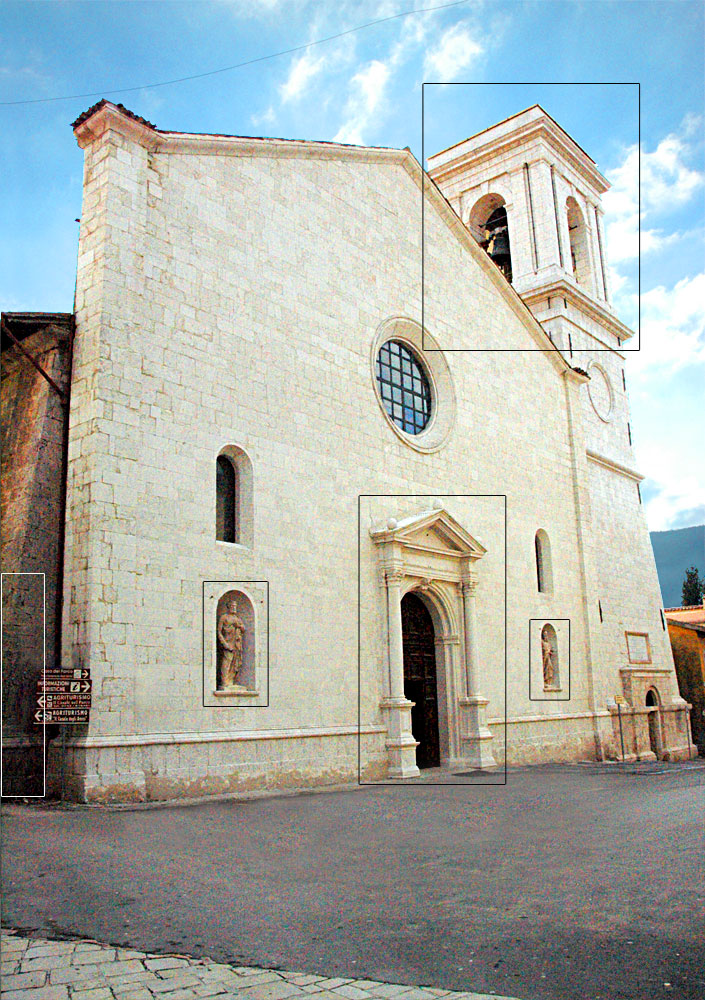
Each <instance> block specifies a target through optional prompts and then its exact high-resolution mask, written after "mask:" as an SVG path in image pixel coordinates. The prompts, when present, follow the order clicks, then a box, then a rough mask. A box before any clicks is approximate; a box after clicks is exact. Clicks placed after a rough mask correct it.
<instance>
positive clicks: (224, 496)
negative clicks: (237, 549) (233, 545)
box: [215, 455, 237, 542]
mask: <svg viewBox="0 0 705 1000" xmlns="http://www.w3.org/2000/svg"><path fill="white" fill-rule="evenodd" d="M236 514H237V473H236V471H235V467H234V465H233V463H232V462H231V461H230V459H229V458H228V457H227V456H226V455H219V456H218V461H217V463H216V472H215V537H216V538H217V540H218V541H219V542H235V541H237V523H236Z"/></svg>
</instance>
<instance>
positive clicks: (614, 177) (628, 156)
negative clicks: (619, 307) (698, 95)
mask: <svg viewBox="0 0 705 1000" xmlns="http://www.w3.org/2000/svg"><path fill="white" fill-rule="evenodd" d="M700 121H701V120H700V119H699V117H698V116H695V115H687V116H686V118H685V119H684V120H683V123H682V124H681V127H680V130H679V132H678V133H671V134H670V135H667V136H666V137H665V138H664V139H662V140H661V141H660V142H659V144H658V146H657V147H656V149H654V150H653V151H651V152H648V151H647V150H645V149H642V151H641V222H642V227H641V252H642V254H644V253H654V252H656V251H658V250H662V249H663V248H664V247H666V246H668V245H669V244H670V243H672V242H673V241H674V240H676V239H678V234H677V233H671V234H668V235H666V234H664V232H663V231H662V230H661V229H658V228H653V227H649V226H648V225H647V226H645V225H644V223H645V222H648V221H650V220H652V219H653V218H654V216H657V217H658V216H664V215H667V214H668V213H669V212H671V211H673V209H675V208H679V207H680V206H681V205H684V204H685V203H686V202H688V201H689V200H690V199H691V198H692V197H693V195H694V194H695V192H696V191H697V190H698V189H699V188H700V187H701V186H702V184H703V183H704V182H705V174H703V173H701V172H699V171H697V170H692V169H691V168H690V167H689V166H688V165H687V162H686V161H687V159H688V157H689V156H690V153H691V150H690V147H689V144H688V142H687V141H686V139H687V138H689V137H690V136H691V135H693V134H694V132H697V130H698V125H699V123H700ZM607 179H608V180H609V182H610V184H611V185H612V187H611V189H610V190H609V191H607V192H606V193H605V195H604V196H603V199H602V204H603V208H604V210H605V229H606V238H607V256H608V258H609V260H610V261H611V262H612V264H620V263H623V262H625V261H629V260H635V259H636V258H637V256H638V253H639V244H638V222H639V214H638V213H639V151H638V148H637V147H636V146H630V147H628V148H627V149H626V150H625V152H624V157H623V160H622V162H621V164H619V166H617V167H615V169H614V170H610V171H608V172H607Z"/></svg>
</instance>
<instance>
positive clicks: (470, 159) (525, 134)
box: [428, 109, 610, 195]
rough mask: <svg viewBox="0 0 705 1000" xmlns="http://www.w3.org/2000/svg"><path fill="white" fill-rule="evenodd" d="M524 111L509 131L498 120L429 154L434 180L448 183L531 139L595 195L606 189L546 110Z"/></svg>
mask: <svg viewBox="0 0 705 1000" xmlns="http://www.w3.org/2000/svg"><path fill="white" fill-rule="evenodd" d="M531 110H532V109H529V111H531ZM524 114H526V115H527V118H526V119H525V120H524V121H523V122H519V123H517V124H516V125H515V126H514V127H513V128H512V129H511V130H510V131H506V130H505V131H503V129H502V127H503V126H505V125H506V123H505V122H500V124H499V125H495V126H494V127H493V128H491V129H487V130H486V131H485V132H481V133H479V134H478V135H476V136H473V137H471V138H470V139H466V140H465V141H464V142H461V143H458V144H457V145H455V146H451V147H450V148H449V149H447V150H443V151H442V152H440V153H436V154H435V156H430V157H429V158H428V162H429V173H430V174H431V176H432V177H433V179H434V180H435V181H436V183H447V182H448V181H449V180H451V179H452V178H453V177H455V176H456V175H457V174H459V173H462V172H464V171H466V170H467V169H468V167H470V166H472V167H473V168H476V167H477V166H479V165H480V164H482V163H483V162H485V161H486V160H489V159H496V160H500V159H501V158H502V157H506V156H507V155H508V154H510V153H511V152H512V151H513V150H514V149H516V148H518V147H520V146H526V145H527V143H529V142H531V141H533V140H544V141H545V142H546V144H547V145H548V146H549V147H550V148H551V149H552V150H553V151H554V152H556V153H557V154H558V156H559V157H561V159H563V160H564V161H565V162H567V163H568V165H569V166H570V167H572V169H573V170H575V172H576V173H577V174H578V175H579V176H580V177H581V178H582V179H583V180H585V181H586V182H587V183H588V184H589V185H590V187H591V188H592V189H593V190H594V191H597V193H598V195H601V194H603V193H604V192H605V191H607V190H608V189H609V186H610V185H609V183H608V182H607V180H606V179H605V178H604V177H603V175H602V174H601V173H600V171H599V170H598V169H597V167H596V166H595V163H594V161H593V160H592V159H590V157H589V156H588V155H587V153H585V152H584V150H582V149H581V148H580V146H578V144H577V143H576V142H575V141H574V140H573V139H571V137H570V136H569V135H568V133H567V132H565V131H564V130H563V129H562V128H561V127H560V125H558V124H557V122H555V121H554V120H553V119H552V118H551V117H550V116H549V115H546V114H545V112H543V113H541V114H540V115H538V116H533V117H532V116H530V115H528V112H525V113H524ZM519 117H520V116H519Z"/></svg>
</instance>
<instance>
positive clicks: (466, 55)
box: [424, 23, 484, 81]
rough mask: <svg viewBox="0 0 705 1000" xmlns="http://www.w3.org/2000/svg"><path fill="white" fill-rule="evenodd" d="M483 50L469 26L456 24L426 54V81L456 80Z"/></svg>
mask: <svg viewBox="0 0 705 1000" xmlns="http://www.w3.org/2000/svg"><path fill="white" fill-rule="evenodd" d="M483 51H484V50H483V48H482V46H481V45H480V43H479V42H477V41H475V39H474V38H473V37H472V35H471V34H470V31H469V28H468V26H467V24H464V23H460V24H454V25H453V26H452V27H450V28H448V30H447V31H445V32H444V33H443V35H441V38H440V41H439V43H438V45H437V46H436V47H435V48H434V49H432V50H431V51H430V52H428V53H427V54H426V59H425V60H424V78H425V79H426V80H434V81H446V80H454V79H455V78H456V77H457V76H458V75H459V74H460V73H461V72H463V71H465V70H467V69H468V68H469V67H470V66H471V64H472V63H473V62H474V61H475V60H476V59H477V57H478V56H480V55H482V53H483Z"/></svg>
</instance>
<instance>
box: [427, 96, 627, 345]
mask: <svg viewBox="0 0 705 1000" xmlns="http://www.w3.org/2000/svg"><path fill="white" fill-rule="evenodd" d="M428 166H429V174H430V176H431V178H432V179H433V180H434V181H435V182H436V184H437V185H438V186H439V188H440V189H441V191H442V192H443V194H444V195H445V197H446V198H447V199H448V201H449V202H450V204H451V205H452V206H453V208H454V209H455V211H456V212H457V214H458V215H459V216H460V218H461V219H462V220H463V222H464V223H465V225H466V226H467V227H468V228H469V230H470V232H471V233H472V235H473V236H474V238H475V239H476V240H477V242H478V243H479V244H480V246H482V247H483V248H484V249H485V250H486V251H487V253H488V254H489V255H490V257H492V259H493V260H494V261H495V263H496V264H497V266H498V267H499V268H500V269H501V270H502V272H503V274H504V275H505V277H506V278H507V280H508V281H510V282H511V284H512V285H513V286H514V288H515V289H516V291H517V292H518V293H519V295H521V297H522V298H523V299H524V301H525V302H526V304H527V305H528V306H529V308H530V309H531V311H532V312H533V313H534V315H535V316H536V318H537V319H538V320H539V322H540V323H541V324H542V325H543V327H544V329H545V330H546V332H547V333H548V334H549V336H550V337H551V339H552V341H553V343H554V344H555V345H556V347H557V348H558V349H559V350H560V351H562V352H563V353H564V354H565V355H566V356H567V357H569V358H571V359H572V360H571V363H572V364H579V363H580V357H579V355H580V354H581V353H582V352H585V351H588V352H589V351H591V350H594V349H595V348H597V349H605V348H607V349H608V350H615V349H616V350H617V351H619V348H620V346H621V344H622V343H623V341H625V340H626V339H628V338H629V337H631V336H632V331H631V330H630V329H629V328H628V327H626V326H625V325H624V324H623V323H621V322H620V321H619V320H618V319H617V317H616V315H615V314H614V311H613V309H612V307H611V305H610V301H609V299H610V295H609V282H608V276H607V260H606V257H605V245H604V235H603V228H602V206H601V197H602V195H603V194H604V192H605V191H606V190H607V189H608V187H609V185H608V183H607V181H606V180H605V178H604V177H603V176H602V174H601V173H600V172H599V170H598V169H597V167H596V165H595V162H594V161H593V160H592V159H591V158H590V157H589V156H588V155H587V153H586V152H585V151H584V150H583V149H581V148H580V146H579V145H578V144H577V143H576V142H575V141H574V140H573V139H571V137H570V136H569V135H568V133H567V132H565V131H564V130H563V129H562V128H561V127H560V125H558V123H557V122H555V121H554V120H553V118H551V116H550V115H549V114H547V113H546V112H545V111H544V110H543V108H541V107H540V106H539V105H538V104H535V105H534V106H533V107H531V108H527V110H526V111H522V112H520V113H519V114H516V115H513V116H512V117H511V118H507V119H505V121H503V122H500V123H499V124H497V125H493V126H492V127H491V128H488V129H485V131H484V132H479V133H478V134H477V135H474V136H471V137H470V138H469V139H465V140H464V141H463V142H460V143H458V144H457V145H455V146H451V147H450V148H449V149H446V150H443V151H442V152H440V153H436V154H435V155H434V156H431V157H429V159H428Z"/></svg>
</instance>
